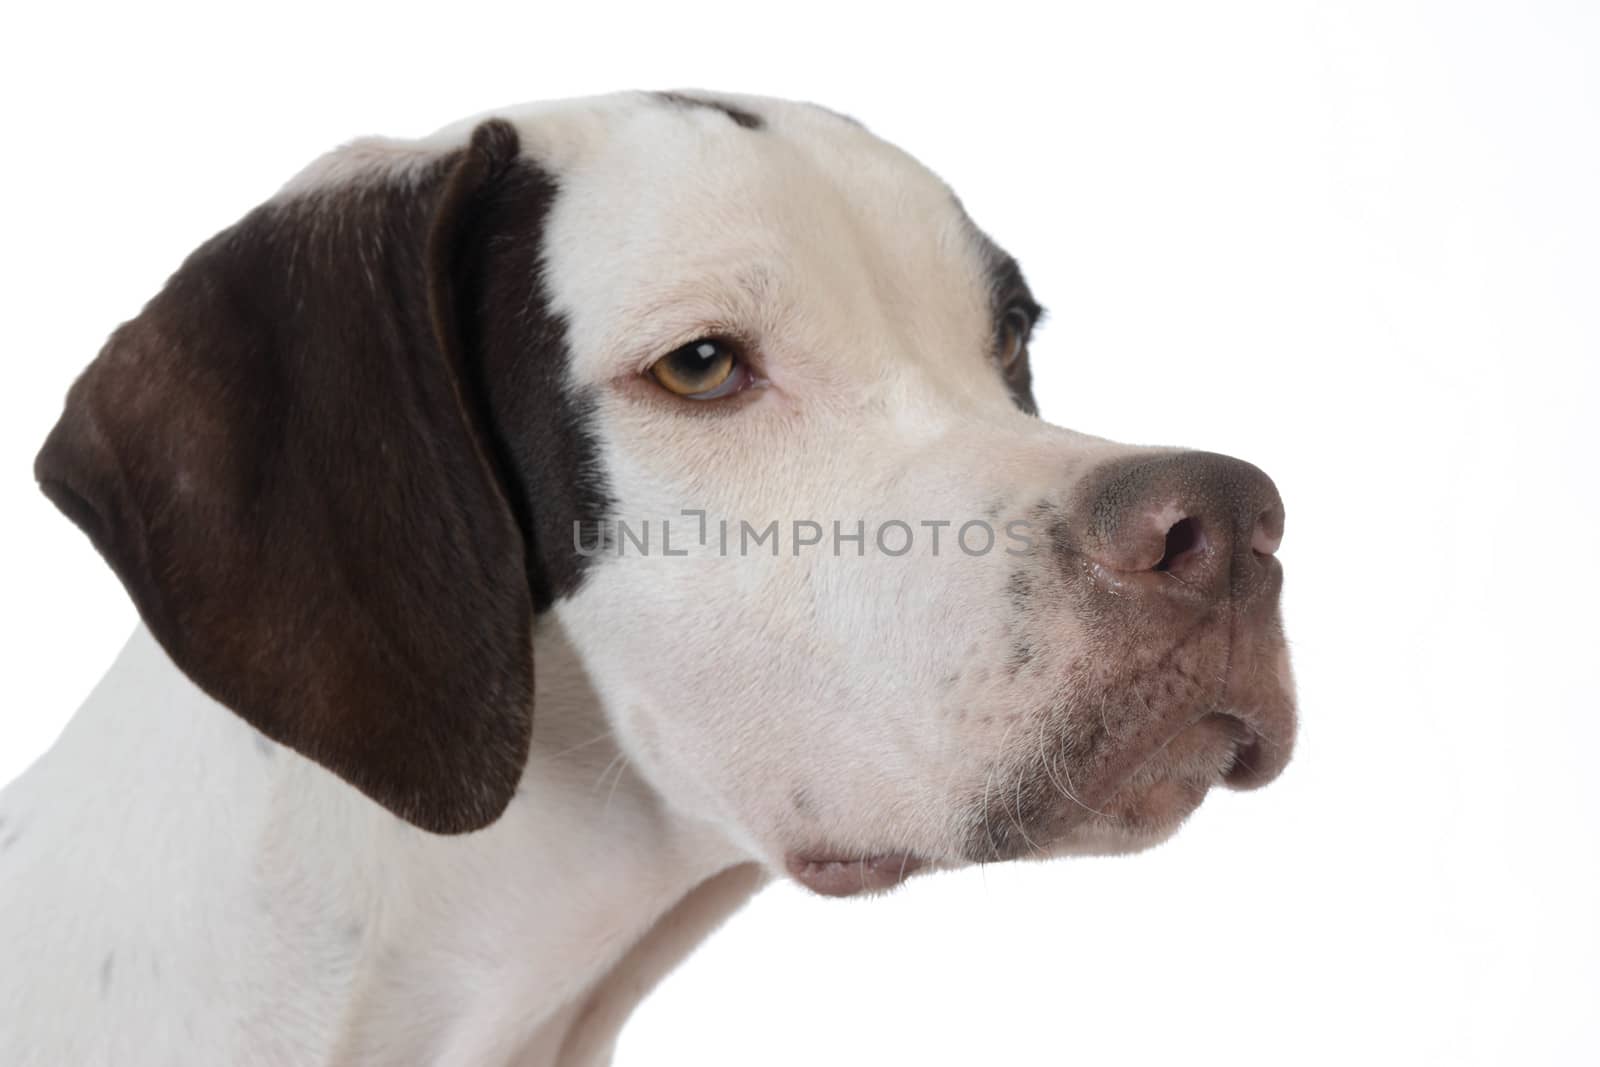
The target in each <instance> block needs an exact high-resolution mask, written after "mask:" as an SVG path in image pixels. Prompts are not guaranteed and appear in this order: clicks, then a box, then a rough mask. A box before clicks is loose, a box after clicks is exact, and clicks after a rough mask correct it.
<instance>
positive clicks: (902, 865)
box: [784, 852, 925, 897]
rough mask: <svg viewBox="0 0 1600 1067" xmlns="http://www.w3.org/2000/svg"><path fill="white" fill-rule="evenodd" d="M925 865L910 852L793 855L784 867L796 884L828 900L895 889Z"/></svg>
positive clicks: (789, 856) (787, 859)
mask: <svg viewBox="0 0 1600 1067" xmlns="http://www.w3.org/2000/svg"><path fill="white" fill-rule="evenodd" d="M924 864H925V861H924V860H922V859H920V858H919V857H917V856H913V855H911V854H910V853H909V852H890V853H885V854H883V855H881V856H866V857H863V858H859V859H841V858H839V857H834V856H808V855H802V854H799V853H794V852H791V853H789V854H788V855H787V856H785V857H784V865H785V866H786V867H787V868H788V869H789V874H790V875H792V876H793V878H794V880H795V881H797V882H799V883H800V884H801V885H803V886H805V887H806V888H807V889H809V890H811V891H812V892H813V893H819V894H821V895H822V896H825V897H853V896H857V895H859V894H861V893H881V892H883V891H885V890H888V889H893V888H894V887H895V886H897V885H899V884H900V883H901V882H903V881H905V880H906V879H907V878H909V877H910V876H911V875H912V874H915V873H916V872H917V871H918V870H920V869H921V868H922V867H923V866H924Z"/></svg>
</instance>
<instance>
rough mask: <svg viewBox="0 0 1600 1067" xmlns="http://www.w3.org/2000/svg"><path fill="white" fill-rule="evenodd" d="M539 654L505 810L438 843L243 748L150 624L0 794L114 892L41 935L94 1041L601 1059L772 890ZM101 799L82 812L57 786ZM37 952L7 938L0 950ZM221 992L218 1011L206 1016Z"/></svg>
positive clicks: (240, 1058)
mask: <svg viewBox="0 0 1600 1067" xmlns="http://www.w3.org/2000/svg"><path fill="white" fill-rule="evenodd" d="M536 645H537V648H536V655H537V662H538V664H539V677H540V680H539V691H538V695H537V699H536V707H537V709H538V714H537V716H536V723H535V729H534V744H533V752H532V755H531V758H530V760H529V765H528V770H527V772H526V774H525V776H524V778H523V782H522V785H521V788H520V789H519V791H518V793H517V796H516V797H515V799H514V800H513V801H512V803H511V805H510V807H509V808H508V809H507V811H506V813H505V814H504V815H503V816H502V817H501V818H500V819H499V820H498V821H496V822H495V823H494V824H493V825H492V826H490V827H488V828H487V829H485V830H482V831H479V832H477V833H473V834H467V835H463V836H459V837H439V836H434V835H430V834H427V833H424V832H422V831H420V830H418V829H416V828H414V827H412V826H409V825H408V824H406V823H404V822H402V821H400V820H399V819H397V818H395V817H394V816H392V815H390V814H389V813H388V812H386V811H384V810H383V809H381V808H379V807H378V806H377V805H375V804H373V803H372V802H370V801H369V800H367V799H366V798H365V797H363V796H362V795H361V794H359V793H358V792H357V791H356V790H354V789H352V788H350V787H349V786H347V785H346V784H344V783H343V782H341V781H339V780H338V779H337V778H335V777H334V776H332V775H331V774H329V773H327V772H326V771H324V770H322V769H321V768H319V767H317V766H316V765H314V764H312V763H311V762H310V761H308V760H305V759H303V758H301V757H300V756H298V755H296V754H295V753H293V752H290V751H288V750H287V749H284V748H282V747H281V746H278V745H275V744H272V743H271V742H269V741H267V740H266V739H264V738H262V737H261V736H260V735H258V734H256V733H255V732H254V731H253V730H251V729H250V727H248V726H247V725H245V724H244V723H243V722H241V721H240V720H238V719H237V718H236V717H234V716H233V715H231V714H230V713H228V712H227V711H226V710H224V709H223V708H221V707H219V706H218V705H217V704H216V703H215V702H214V701H212V700H210V699H209V698H208V697H206V696H205V695H204V694H203V693H201V692H200V691H199V690H198V689H196V688H195V687H194V686H193V684H192V683H190V682H189V681H188V680H187V679H186V678H185V677H184V676H183V675H182V674H181V673H180V672H179V671H178V670H177V669H176V668H175V667H174V666H173V665H172V663H171V661H170V660H169V659H168V658H167V657H166V655H165V654H164V653H163V652H162V650H161V649H160V647H159V646H158V645H156V643H155V642H154V640H153V639H152V638H151V637H150V635H149V634H148V633H147V632H146V631H145V630H144V629H143V627H141V628H140V630H139V631H138V632H137V633H136V634H135V635H134V637H133V638H132V639H131V640H130V642H129V643H128V646H127V647H126V648H125V649H124V650H123V652H122V654H121V656H120V657H119V658H118V661H117V663H116V665H115V666H114V667H113V668H112V670H111V671H110V672H109V673H108V674H107V676H106V678H105V679H104V680H103V681H102V682H101V684H100V685H99V687H97V689H96V690H95V692H94V694H93V695H92V696H91V697H90V699H89V701H88V702H87V703H86V704H85V706H84V708H83V709H82V710H81V711H80V712H79V713H78V715H77V716H76V717H75V718H74V720H73V722H72V723H71V724H70V725H69V727H68V729H67V731H66V732H65V733H64V734H63V737H62V739H61V741H60V742H59V743H58V744H57V746H56V748H55V749H53V750H52V751H51V753H50V754H49V755H48V756H46V757H45V759H43V760H41V761H40V764H39V765H37V766H36V767H35V768H34V769H33V770H32V771H30V773H29V774H28V775H27V776H25V777H24V778H23V779H22V780H20V781H19V782H18V783H17V784H16V786H14V787H13V789H9V790H7V792H6V795H5V797H4V798H3V799H4V801H5V806H6V808H7V810H12V809H29V810H31V811H32V812H33V819H32V821H34V822H38V821H41V820H54V821H56V822H57V823H58V825H57V826H56V827H55V828H53V829H52V830H51V833H53V834H56V835H58V843H59V844H60V845H61V846H63V849H64V848H65V846H67V845H73V846H74V847H75V848H92V849H93V850H94V852H93V853H84V852H76V853H74V855H76V856H77V862H85V861H84V856H85V855H89V854H93V855H95V860H94V866H95V868H96V869H98V870H102V871H114V872H117V877H116V878H115V879H112V880H110V881H96V880H95V879H86V878H85V877H83V872H78V873H77V876H76V877H65V876H63V877H61V878H60V879H57V880H56V884H60V885H63V886H69V887H71V888H70V890H69V892H68V893H67V894H66V896H65V898H64V899H61V900H58V901H56V902H54V903H53V905H52V906H53V907H57V908H62V909H68V910H69V911H70V912H71V913H72V922H71V923H70V924H68V923H61V922H57V921H56V920H57V919H59V918H61V917H60V916H56V917H54V918H52V917H49V916H37V915H36V916H34V918H33V924H34V928H35V929H36V930H45V929H48V930H61V929H63V928H64V927H66V926H69V925H70V927H71V929H72V930H73V931H74V933H73V936H74V938H75V940H76V941H77V942H78V944H77V946H76V949H77V952H76V955H79V956H82V957H84V958H85V960H86V961H87V962H86V963H85V966H87V967H88V968H89V973H90V974H93V973H94V972H95V970H96V968H97V967H98V968H99V969H100V970H101V973H102V976H103V978H102V981H101V983H100V984H101V986H102V988H101V989H100V996H99V998H98V1002H97V1003H93V1004H92V1007H93V1008H94V1009H95V1011H96V1012H97V1015H98V1017H99V1018H101V1019H104V1018H105V1015H106V1013H107V1012H111V1013H114V1014H116V1015H118V1016H125V1017H126V1022H127V1025H126V1026H119V1025H104V1026H102V1025H99V1024H97V1026H96V1027H95V1028H94V1029H95V1031H96V1032H97V1033H100V1034H116V1035H118V1041H119V1048H121V1049H123V1050H124V1051H125V1050H126V1049H128V1048H137V1047H140V1045H139V1042H138V1040H137V1039H134V1038H132V1037H131V1036H130V1035H131V1034H134V1033H137V1032H141V1031H142V1032H153V1031H159V1032H161V1033H165V1034H168V1035H184V1036H183V1038H182V1040H183V1042H184V1057H183V1058H195V1057H196V1056H197V1055H198V1058H200V1059H202V1060H207V1061H209V1062H257V1061H261V1062H296V1063H300V1062H308V1063H323V1062H338V1063H368V1062H371V1063H380V1062H381V1063H393V1062H409V1063H420V1062H439V1063H498V1062H517V1063H525V1062H526V1063H563V1064H566V1063H585V1062H604V1061H605V1060H606V1059H607V1058H608V1056H609V1049H610V1046H611V1043H612V1041H613V1040H614V1039H615V1034H616V1030H617V1029H618V1028H619V1027H620V1026H621V1024H622V1022H623V1021H624V1019H625V1018H626V1016H627V1014H628V1012H629V1011H630V1010H631V1008H632V1006H633V1004H634V1003H635V1002H636V1001H637V999H638V998H639V997H640V996H642V994H643V993H644V992H645V991H647V990H648V989H649V987H650V986H651V985H652V984H653V983H654V982H655V980H656V979H658V978H659V977H660V976H661V975H662V974H664V973H665V972H666V971H667V970H669V969H670V968H671V966H672V965H673V964H675V963H676V962H677V961H678V959H680V958H681V957H682V955H684V954H685V953H687V951H688V950H689V949H690V948H692V947H693V945H694V944H695V943H696V942H697V941H698V940H699V938H700V937H702V936H704V934H705V933H708V932H709V931H710V929H711V928H712V927H714V926H715V925H716V923H717V922H719V921H720V920H721V918H723V917H724V916H725V915H726V914H728V913H729V912H731V911H732V910H733V909H734V908H736V907H737V906H738V905H739V904H740V903H742V902H743V901H744V900H745V899H746V898H748V896H749V895H750V894H751V893H752V892H753V891H754V890H755V889H756V888H757V887H758V886H759V885H760V883H761V881H762V880H763V878H764V875H762V874H761V873H760V870H759V868H757V867H756V866H755V865H753V864H748V863H744V862H742V861H743V857H741V855H740V854H739V853H738V852H737V850H736V849H735V848H734V847H733V846H731V845H730V844H729V843H727V841H726V840H725V839H724V838H723V837H722V835H720V834H719V833H717V832H716V831H714V830H713V829H712V828H711V827H709V826H708V825H706V824H704V823H701V822H698V821H695V820H692V819H689V818H686V817H684V816H682V815H680V814H677V813H674V812H672V811H670V810H669V809H668V808H667V806H666V805H665V804H664V803H663V801H662V800H661V798H660V797H659V796H658V795H657V794H656V793H655V792H654V791H653V790H652V789H650V788H649V786H648V785H647V784H646V783H645V782H643V780H642V779H641V778H639V776H638V775H636V774H635V773H634V771H633V769H632V768H631V767H630V766H629V764H628V762H627V760H626V759H625V758H624V757H623V755H622V753H621V751H620V749H619V748H618V746H617V743H616V742H615V740H614V739H613V738H612V737H611V735H610V733H609V731H608V730H607V727H606V722H605V718H604V714H603V711H602V709H601V708H600V707H599V706H598V704H597V702H596V700H595V699H594V697H593V694H592V692H591V691H590V690H589V689H588V687H587V685H586V684H585V682H584V680H583V672H582V669H581V664H580V663H579V662H578V661H577V659H576V657H575V656H574V655H573V653H572V652H571V650H570V648H569V647H568V646H567V645H566V643H565V641H564V640H563V639H562V636H561V633H560V630H559V626H557V625H555V624H554V623H553V621H551V620H547V621H546V622H545V623H544V624H543V625H541V627H540V629H539V634H538V637H537V639H536ZM90 781H96V782H100V783H101V784H102V788H101V789H100V790H99V791H98V793H97V794H96V795H95V796H92V797H86V796H81V795H72V793H70V792H68V791H67V790H68V789H69V788H70V787H69V786H68V783H72V782H76V783H79V785H78V792H79V793H81V792H82V788H81V783H84V782H90ZM112 814H114V815H115V817H114V818H113V817H111V815H112ZM14 817H24V818H26V817H28V815H27V814H26V813H25V812H20V811H19V812H18V813H17V815H14ZM34 829H39V830H40V831H41V832H40V836H43V828H41V827H34ZM8 858H9V857H8ZM50 862H71V861H70V860H68V859H61V858H56V859H53V860H51V861H50ZM32 936H33V935H29V934H26V933H23V932H21V928H20V926H19V927H18V928H16V929H11V928H8V924H5V923H4V922H3V921H0V947H4V946H5V945H6V944H7V943H8V942H9V941H12V940H16V941H19V942H20V941H24V940H26V939H29V938H31V937H32ZM58 957H59V952H58V951H54V950H53V951H51V952H50V953H48V954H42V955H41V956H40V957H39V958H50V959H55V958H58ZM102 960H106V961H110V962H109V963H105V962H101V961H102ZM124 976H125V977H124ZM224 987H225V988H224ZM87 988H88V989H90V990H93V989H94V983H93V982H90V983H89V984H88V985H87ZM0 992H6V990H5V989H4V983H0ZM152 994H153V995H154V997H155V1000H154V1003H156V1004H157V1005H160V1006H161V1007H162V1008H163V1009H165V1010H168V1011H170V1012H171V1013H172V1014H173V1016H174V1017H172V1018H159V1019H158V1018H156V1016H158V1015H160V1012H152V1011H151V1010H150V1005H151V1003H152V1001H151V996H152ZM219 996H223V997H224V999H225V1000H226V1009H227V1010H221V1011H202V1010H195V1008H194V1006H195V1005H205V1004H214V1003H215V1002H216V1000H217V998H218V997H219ZM90 999H91V1000H93V999H94V998H93V995H92V993H91V994H90ZM0 1007H6V1005H5V1004H4V1002H3V998H0ZM7 1010H9V1008H8V1009H7ZM185 1027H187V1028H188V1030H187V1031H186V1030H185ZM83 1039H84V1040H89V1039H91V1038H88V1037H84V1038H83ZM76 1041H77V1039H76V1038H75V1039H74V1040H73V1041H71V1042H69V1044H70V1045H72V1048H73V1049H74V1050H77V1051H84V1052H90V1051H92V1050H88V1049H81V1050H80V1049H77V1044H76ZM0 1044H3V1043H0ZM158 1046H159V1042H156V1043H154V1044H152V1045H150V1046H149V1047H150V1049H151V1056H152V1062H155V1061H158V1060H161V1059H163V1056H162V1055H161V1053H160V1052H159V1051H157V1049H158ZM201 1053H204V1054H201ZM212 1053H214V1054H212ZM77 1058H83V1057H81V1056H80V1057H77ZM124 1058H125V1057H124Z"/></svg>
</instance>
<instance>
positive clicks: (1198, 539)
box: [1154, 518, 1206, 571]
mask: <svg viewBox="0 0 1600 1067" xmlns="http://www.w3.org/2000/svg"><path fill="white" fill-rule="evenodd" d="M1205 548H1206V534H1205V530H1204V529H1203V528H1201V526H1200V520H1199V519H1195V518H1184V519H1179V520H1178V521H1177V522H1175V523H1173V524H1172V529H1170V530H1168V531H1167V544H1166V550H1165V551H1164V552H1162V554H1161V558H1160V559H1159V560H1158V561H1156V565H1155V568H1154V569H1155V570H1158V571H1182V570H1183V569H1184V567H1185V566H1186V565H1187V564H1188V563H1190V562H1192V561H1194V560H1196V559H1198V558H1199V557H1200V556H1201V554H1203V553H1204V552H1205Z"/></svg>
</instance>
